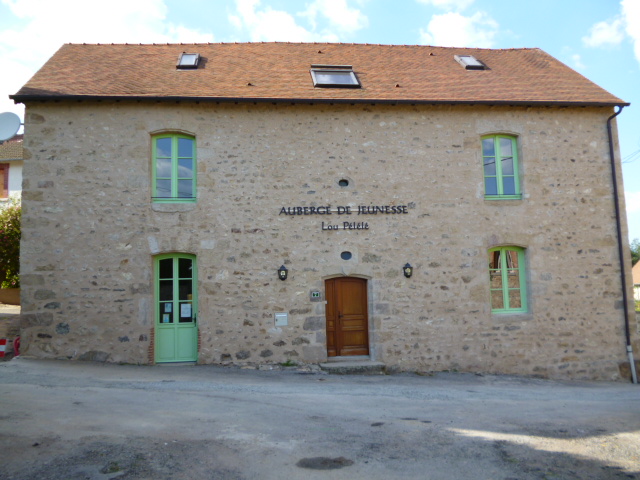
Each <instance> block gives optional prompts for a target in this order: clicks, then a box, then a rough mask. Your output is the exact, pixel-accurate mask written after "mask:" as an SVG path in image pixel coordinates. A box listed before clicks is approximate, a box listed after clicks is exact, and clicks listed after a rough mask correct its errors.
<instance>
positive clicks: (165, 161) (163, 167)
mask: <svg viewBox="0 0 640 480" xmlns="http://www.w3.org/2000/svg"><path fill="white" fill-rule="evenodd" d="M156 178H171V159H170V158H158V159H157V160H156Z"/></svg>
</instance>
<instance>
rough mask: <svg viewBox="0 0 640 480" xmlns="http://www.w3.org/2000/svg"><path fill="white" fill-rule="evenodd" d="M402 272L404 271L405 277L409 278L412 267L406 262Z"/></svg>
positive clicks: (411, 273)
mask: <svg viewBox="0 0 640 480" xmlns="http://www.w3.org/2000/svg"><path fill="white" fill-rule="evenodd" d="M402 272H403V273H404V276H405V277H407V278H411V275H413V267H412V266H411V265H409V264H408V263H407V264H406V265H405V266H404V267H402Z"/></svg>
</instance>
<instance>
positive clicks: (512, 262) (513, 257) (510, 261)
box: [506, 250, 518, 268]
mask: <svg viewBox="0 0 640 480" xmlns="http://www.w3.org/2000/svg"><path fill="white" fill-rule="evenodd" d="M506 256H507V268H518V252H516V251H515V250H507V251H506Z"/></svg>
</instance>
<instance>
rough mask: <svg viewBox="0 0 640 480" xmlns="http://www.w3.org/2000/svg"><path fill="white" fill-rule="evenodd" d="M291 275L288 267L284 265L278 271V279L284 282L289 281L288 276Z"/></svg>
mask: <svg viewBox="0 0 640 480" xmlns="http://www.w3.org/2000/svg"><path fill="white" fill-rule="evenodd" d="M288 273H289V270H287V267H285V266H284V265H282V266H281V267H280V268H279V269H278V278H279V279H280V280H282V281H284V280H286V279H287V274H288Z"/></svg>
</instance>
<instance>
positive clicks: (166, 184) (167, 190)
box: [156, 180, 171, 197]
mask: <svg viewBox="0 0 640 480" xmlns="http://www.w3.org/2000/svg"><path fill="white" fill-rule="evenodd" d="M170 196H171V180H158V181H156V197H170Z"/></svg>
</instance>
